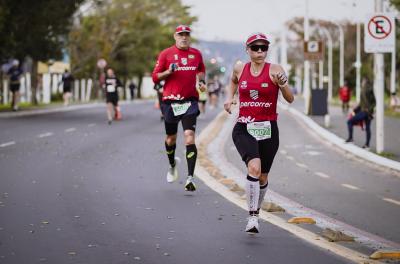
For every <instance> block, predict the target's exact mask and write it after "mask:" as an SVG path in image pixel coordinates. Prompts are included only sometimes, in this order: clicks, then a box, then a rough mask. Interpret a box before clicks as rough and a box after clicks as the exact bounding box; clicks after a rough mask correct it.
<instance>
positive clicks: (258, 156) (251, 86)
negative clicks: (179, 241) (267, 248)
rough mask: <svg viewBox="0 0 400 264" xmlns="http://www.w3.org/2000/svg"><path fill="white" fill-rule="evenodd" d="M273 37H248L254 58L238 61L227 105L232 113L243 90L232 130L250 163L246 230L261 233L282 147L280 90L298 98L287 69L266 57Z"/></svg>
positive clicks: (226, 107)
mask: <svg viewBox="0 0 400 264" xmlns="http://www.w3.org/2000/svg"><path fill="white" fill-rule="evenodd" d="M269 43H270V42H269V40H268V38H267V36H266V35H264V34H262V33H256V34H252V35H251V36H250V37H249V38H248V39H247V41H246V52H247V53H248V55H249V57H250V62H248V63H246V64H243V63H241V62H238V63H236V64H235V66H234V69H233V73H232V77H231V80H230V89H229V90H230V91H229V92H230V94H228V97H227V99H226V102H225V103H224V108H225V110H226V111H227V112H228V113H231V106H232V104H236V100H235V99H234V95H235V93H236V91H237V90H239V91H238V94H239V116H238V118H237V123H236V125H235V127H234V128H233V131H232V138H233V142H234V144H235V146H236V149H237V150H238V152H239V154H240V155H241V157H242V160H243V161H244V162H245V164H246V166H247V172H248V174H247V183H246V196H247V204H248V208H249V214H250V217H249V218H248V223H247V225H246V229H245V231H246V232H248V233H258V232H259V226H258V215H259V210H260V207H261V203H262V201H263V200H264V196H265V193H266V191H267V186H268V175H269V171H270V168H271V166H272V162H273V160H274V157H275V154H276V152H277V151H278V147H279V131H278V124H277V118H278V114H277V112H276V107H277V100H278V93H279V91H281V92H282V95H283V98H285V100H286V101H287V102H289V103H292V102H293V100H294V97H293V94H292V92H291V90H290V88H289V85H288V79H287V76H286V74H285V71H284V70H283V68H282V67H281V66H280V65H277V64H271V63H268V62H266V61H265V58H266V56H267V51H268V48H269Z"/></svg>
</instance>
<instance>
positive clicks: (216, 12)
mask: <svg viewBox="0 0 400 264" xmlns="http://www.w3.org/2000/svg"><path fill="white" fill-rule="evenodd" d="M181 1H182V3H183V4H185V5H189V6H192V9H191V13H192V15H196V16H197V17H198V18H199V21H198V22H197V23H196V24H195V26H194V27H193V31H194V32H193V35H194V36H196V37H197V38H200V39H204V40H231V41H243V40H244V39H245V38H246V37H247V36H248V35H250V34H251V33H253V32H256V31H261V32H265V33H267V34H273V33H276V32H279V31H280V30H281V29H282V26H283V24H284V22H285V21H287V20H289V19H290V18H292V17H295V16H304V13H305V2H306V0H181ZM308 1H309V16H310V18H319V19H326V20H336V21H340V20H346V19H347V20H350V21H355V20H358V21H362V22H363V21H364V19H365V16H366V15H367V14H368V13H373V11H374V2H375V1H374V0H308ZM353 3H355V6H354V5H353Z"/></svg>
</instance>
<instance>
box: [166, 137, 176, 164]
mask: <svg viewBox="0 0 400 264" xmlns="http://www.w3.org/2000/svg"><path fill="white" fill-rule="evenodd" d="M165 149H166V151H167V156H168V160H169V165H171V166H172V167H175V149H176V144H173V145H171V146H168V145H167V142H165Z"/></svg>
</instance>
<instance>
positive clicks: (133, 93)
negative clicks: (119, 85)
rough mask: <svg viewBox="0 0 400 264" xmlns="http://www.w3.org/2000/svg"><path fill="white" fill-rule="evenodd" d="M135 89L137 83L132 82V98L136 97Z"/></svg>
mask: <svg viewBox="0 0 400 264" xmlns="http://www.w3.org/2000/svg"><path fill="white" fill-rule="evenodd" d="M135 89H136V84H135V83H134V82H131V83H130V84H129V90H130V92H131V100H132V101H133V99H135Z"/></svg>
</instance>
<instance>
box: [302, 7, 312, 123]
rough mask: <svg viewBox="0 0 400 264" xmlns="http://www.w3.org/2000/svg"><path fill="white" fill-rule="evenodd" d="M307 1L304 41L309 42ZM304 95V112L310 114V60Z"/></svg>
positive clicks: (307, 67)
mask: <svg viewBox="0 0 400 264" xmlns="http://www.w3.org/2000/svg"><path fill="white" fill-rule="evenodd" d="M305 1H306V12H305V16H304V41H305V42H307V41H309V39H310V36H309V27H310V25H309V20H308V0H305ZM303 97H304V104H305V105H304V112H305V114H306V115H308V114H310V97H311V91H310V62H309V61H308V60H304V85H303Z"/></svg>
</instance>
